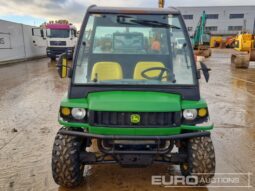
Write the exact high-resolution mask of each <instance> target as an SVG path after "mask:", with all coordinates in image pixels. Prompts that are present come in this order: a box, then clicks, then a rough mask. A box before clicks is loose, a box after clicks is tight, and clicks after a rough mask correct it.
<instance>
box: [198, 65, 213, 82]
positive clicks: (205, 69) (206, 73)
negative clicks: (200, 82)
mask: <svg viewBox="0 0 255 191" xmlns="http://www.w3.org/2000/svg"><path fill="white" fill-rule="evenodd" d="M200 65H201V69H200V70H202V72H203V74H204V77H205V81H206V82H208V81H209V77H210V74H209V71H211V69H210V68H207V66H206V65H205V64H204V63H203V62H200Z"/></svg>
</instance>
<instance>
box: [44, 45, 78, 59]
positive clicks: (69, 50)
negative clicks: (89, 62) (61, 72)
mask: <svg viewBox="0 0 255 191" xmlns="http://www.w3.org/2000/svg"><path fill="white" fill-rule="evenodd" d="M46 51H47V56H48V57H49V58H57V56H58V55H60V54H63V53H66V56H67V58H68V59H72V58H73V53H74V48H73V47H47V49H46Z"/></svg>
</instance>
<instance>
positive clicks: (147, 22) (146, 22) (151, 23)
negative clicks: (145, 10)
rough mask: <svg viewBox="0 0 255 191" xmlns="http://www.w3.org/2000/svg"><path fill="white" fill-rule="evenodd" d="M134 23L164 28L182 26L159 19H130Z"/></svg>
mask: <svg viewBox="0 0 255 191" xmlns="http://www.w3.org/2000/svg"><path fill="white" fill-rule="evenodd" d="M130 21H131V22H133V23H136V24H140V25H144V26H150V27H162V28H174V29H180V27H177V26H175V25H170V24H167V23H162V22H159V21H153V20H130Z"/></svg>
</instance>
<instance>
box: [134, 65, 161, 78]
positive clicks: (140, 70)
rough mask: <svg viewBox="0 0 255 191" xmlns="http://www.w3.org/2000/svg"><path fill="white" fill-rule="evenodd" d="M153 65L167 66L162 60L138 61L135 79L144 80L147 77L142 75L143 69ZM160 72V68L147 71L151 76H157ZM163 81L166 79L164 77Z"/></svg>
mask: <svg viewBox="0 0 255 191" xmlns="http://www.w3.org/2000/svg"><path fill="white" fill-rule="evenodd" d="M153 67H161V68H165V65H164V64H163V63H162V62H147V61H146V62H144V61H142V62H138V63H137V64H136V66H135V70H134V75H133V78H134V79H135V80H144V79H145V78H144V77H142V75H141V73H142V71H144V70H146V69H149V68H153ZM159 73H160V70H153V71H149V72H146V75H148V76H149V77H155V76H158V75H159ZM162 81H165V79H163V80H162Z"/></svg>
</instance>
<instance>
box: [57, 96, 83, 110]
mask: <svg viewBox="0 0 255 191" xmlns="http://www.w3.org/2000/svg"><path fill="white" fill-rule="evenodd" d="M60 105H61V106H62V107H80V108H88V100H87V99H86V98H82V99H68V98H67V97H64V98H63V99H62V101H61V104H60Z"/></svg>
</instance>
